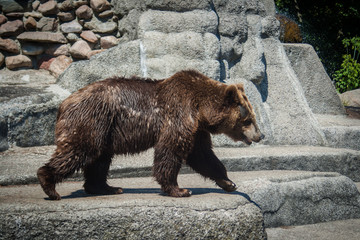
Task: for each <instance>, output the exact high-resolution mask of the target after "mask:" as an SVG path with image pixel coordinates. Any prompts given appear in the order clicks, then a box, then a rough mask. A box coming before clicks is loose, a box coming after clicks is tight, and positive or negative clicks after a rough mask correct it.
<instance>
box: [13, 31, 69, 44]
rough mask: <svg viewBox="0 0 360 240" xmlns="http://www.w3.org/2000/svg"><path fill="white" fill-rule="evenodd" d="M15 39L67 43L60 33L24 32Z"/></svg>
mask: <svg viewBox="0 0 360 240" xmlns="http://www.w3.org/2000/svg"><path fill="white" fill-rule="evenodd" d="M17 39H19V40H24V41H33V42H48V43H67V40H66V38H65V37H64V35H63V34H62V33H51V32H24V33H21V34H20V35H19V36H17Z"/></svg>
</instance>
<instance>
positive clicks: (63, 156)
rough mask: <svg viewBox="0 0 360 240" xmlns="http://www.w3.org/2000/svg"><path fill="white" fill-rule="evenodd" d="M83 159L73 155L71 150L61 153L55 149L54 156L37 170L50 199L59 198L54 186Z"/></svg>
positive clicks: (69, 173) (71, 172) (78, 167)
mask: <svg viewBox="0 0 360 240" xmlns="http://www.w3.org/2000/svg"><path fill="white" fill-rule="evenodd" d="M82 161H83V159H82V158H79V157H75V155H74V154H72V151H69V153H63V152H62V151H61V150H59V149H57V150H56V152H55V154H54V156H53V157H52V158H51V159H50V160H49V162H48V163H46V164H45V165H44V166H43V167H40V168H39V169H38V171H37V177H38V180H39V183H40V185H41V187H42V189H43V190H44V192H45V193H46V194H47V195H48V196H49V198H50V199H51V200H60V199H61V197H60V195H59V194H58V193H57V192H56V190H55V186H56V184H57V183H59V182H61V181H62V180H64V179H65V178H67V177H68V176H70V175H72V174H73V173H74V172H75V171H78V170H79V169H80V166H81V164H82Z"/></svg>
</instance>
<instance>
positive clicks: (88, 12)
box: [75, 5, 93, 19]
mask: <svg viewBox="0 0 360 240" xmlns="http://www.w3.org/2000/svg"><path fill="white" fill-rule="evenodd" d="M75 14H76V16H77V17H78V18H80V19H91V18H92V16H93V10H92V9H91V8H90V7H89V6H88V5H82V6H81V7H79V8H78V9H76V11H75Z"/></svg>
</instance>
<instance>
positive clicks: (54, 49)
mask: <svg viewBox="0 0 360 240" xmlns="http://www.w3.org/2000/svg"><path fill="white" fill-rule="evenodd" d="M69 51H70V46H69V44H54V45H51V46H49V47H48V48H46V49H45V53H46V54H49V55H52V56H60V55H66V56H69V55H70V52H69Z"/></svg>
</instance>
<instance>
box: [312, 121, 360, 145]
mask: <svg viewBox="0 0 360 240" xmlns="http://www.w3.org/2000/svg"><path fill="white" fill-rule="evenodd" d="M316 118H317V120H318V122H319V123H320V125H321V129H322V131H323V132H324V135H325V137H326V139H327V145H328V146H330V147H335V148H350V149H355V150H360V119H352V118H348V117H347V116H345V115H332V116H331V115H330V116H329V115H316Z"/></svg>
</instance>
